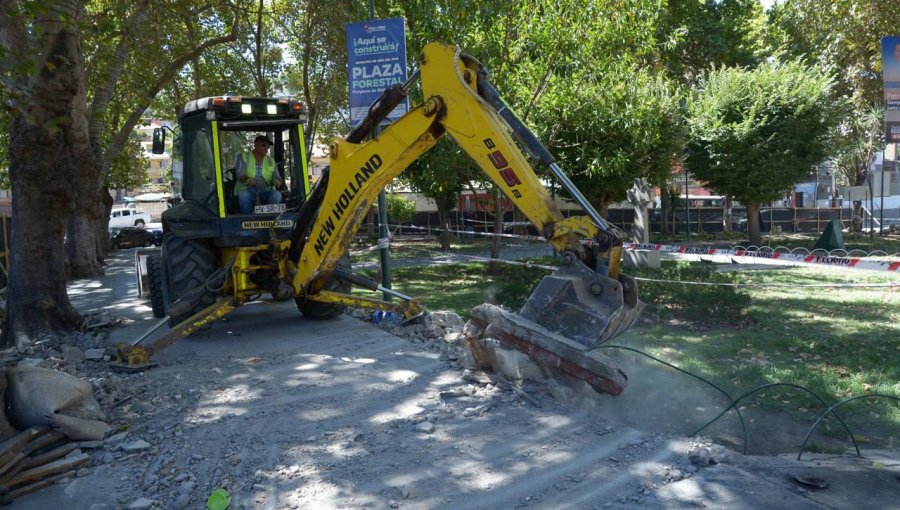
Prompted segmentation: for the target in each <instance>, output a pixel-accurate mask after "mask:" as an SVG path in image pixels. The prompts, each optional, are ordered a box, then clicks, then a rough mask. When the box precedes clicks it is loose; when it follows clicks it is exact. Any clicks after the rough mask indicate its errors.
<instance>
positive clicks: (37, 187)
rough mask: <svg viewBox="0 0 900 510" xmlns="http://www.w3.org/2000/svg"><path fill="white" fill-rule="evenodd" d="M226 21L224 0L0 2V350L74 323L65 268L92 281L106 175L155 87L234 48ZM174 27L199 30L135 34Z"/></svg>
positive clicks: (101, 244) (230, 9)
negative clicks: (5, 154) (2, 229)
mask: <svg viewBox="0 0 900 510" xmlns="http://www.w3.org/2000/svg"><path fill="white" fill-rule="evenodd" d="M229 14H230V16H229ZM236 15H237V14H236V13H235V12H234V5H233V4H231V3H230V2H227V1H226V0H220V1H219V2H213V3H210V4H206V5H204V6H202V7H201V8H199V9H195V8H193V7H191V6H183V5H178V6H175V5H174V4H172V5H169V4H165V5H161V4H158V3H152V2H149V1H148V0H143V1H141V2H127V1H124V0H122V1H116V0H108V1H102V0H97V1H94V2H89V3H88V4H86V5H85V4H84V3H82V2H76V1H71V0H55V1H28V0H0V34H2V35H0V41H2V46H0V48H2V51H0V66H2V67H0V68H2V71H3V74H2V78H3V80H2V83H3V89H4V93H3V94H4V95H5V96H7V97H8V98H9V101H7V102H5V103H4V104H5V107H6V108H7V111H8V113H9V114H10V115H11V119H12V120H11V122H10V128H9V154H10V179H11V186H12V197H13V227H12V232H11V238H10V252H11V254H10V281H9V298H8V301H7V312H8V313H7V315H6V323H5V327H4V330H3V335H4V337H3V338H4V342H6V343H7V344H8V343H11V342H13V341H15V342H16V343H17V344H18V345H19V346H24V345H27V344H28V343H30V342H32V341H34V340H35V339H36V338H37V337H40V336H43V335H48V334H57V333H64V332H66V331H69V330H71V329H73V328H74V327H75V326H76V325H77V322H78V320H79V317H78V314H77V313H76V312H75V310H74V309H73V308H72V306H71V304H70V303H69V301H68V298H67V296H66V276H67V275H66V267H67V264H66V262H67V260H68V263H69V264H68V267H69V269H70V271H71V274H73V275H76V276H85V275H91V274H96V273H98V272H99V271H101V262H102V259H101V257H102V253H103V250H104V249H105V243H106V237H107V236H106V222H107V219H108V211H109V206H110V204H111V199H110V196H109V193H108V192H107V191H106V188H105V183H106V181H107V177H108V175H109V171H110V168H111V167H112V166H113V164H114V161H116V158H117V156H118V155H119V154H120V153H121V151H122V150H123V148H127V147H133V145H130V142H129V139H130V137H131V135H132V132H133V129H134V126H135V125H136V124H137V123H138V122H139V121H140V120H141V116H142V115H143V112H144V110H146V108H147V106H148V105H149V104H150V102H151V101H152V100H153V99H154V97H155V96H156V94H157V92H158V91H159V90H160V89H161V87H162V86H163V85H164V84H166V83H168V82H169V81H171V80H172V79H173V77H174V76H175V75H176V73H178V71H179V70H180V69H181V68H182V67H184V65H185V63H186V62H188V61H190V59H191V58H192V57H193V56H194V55H195V54H197V53H202V52H203V51H204V50H205V49H207V48H209V47H212V46H215V45H217V44H221V43H223V42H227V41H229V40H231V39H233V38H234V36H235V29H234V23H233V20H234V19H236ZM88 19H89V20H90V21H88ZM184 19H190V20H197V19H199V20H201V21H203V20H205V21H206V25H205V28H204V29H203V30H202V31H201V32H200V33H199V34H198V37H197V38H194V39H190V38H187V37H173V36H170V35H169V34H166V33H165V32H163V31H153V30H149V31H148V30H147V27H148V26H169V27H170V28H173V27H172V24H175V23H177V22H178V21H179V20H184ZM210 21H213V22H210ZM229 21H232V22H231V23H230V22H229ZM138 41H142V42H143V43H144V45H143V46H139V45H138V44H137V42H138ZM34 232H41V235H34V234H33V233H34ZM64 234H65V236H64ZM35 253H39V254H41V256H39V257H36V256H34V254H35Z"/></svg>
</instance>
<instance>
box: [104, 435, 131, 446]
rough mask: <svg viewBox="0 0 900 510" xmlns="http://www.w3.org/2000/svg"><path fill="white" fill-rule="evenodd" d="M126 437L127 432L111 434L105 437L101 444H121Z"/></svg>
mask: <svg viewBox="0 0 900 510" xmlns="http://www.w3.org/2000/svg"><path fill="white" fill-rule="evenodd" d="M126 437H128V432H119V433H118V434H113V435H111V436H109V437H107V438H106V439H104V440H103V442H104V443H106V444H115V443H121V442H122V441H124V440H125V438H126Z"/></svg>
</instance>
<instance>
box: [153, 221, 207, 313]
mask: <svg viewBox="0 0 900 510" xmlns="http://www.w3.org/2000/svg"><path fill="white" fill-rule="evenodd" d="M162 259H163V262H164V263H163V264H162V274H163V293H162V294H163V300H164V302H165V307H166V313H168V312H169V310H170V309H171V308H172V303H174V302H176V301H178V299H179V298H180V297H181V296H183V295H184V294H185V293H186V292H188V291H191V290H194V289H197V288H198V287H199V288H202V290H198V292H200V293H201V296H200V298H199V299H198V300H197V301H196V304H195V305H194V306H193V307H192V308H191V309H190V310H189V311H186V312H183V313H181V314H178V315H171V314H170V317H169V326H170V327H172V326H176V325H178V324H179V323H181V322H182V321H184V320H185V319H187V318H188V317H190V316H191V315H194V314H195V313H197V312H199V311H200V310H203V309H204V308H206V307H208V306H209V305H211V304H213V303H214V302H215V301H216V294H215V293H214V292H211V291H210V290H209V289H207V288H206V281H207V280H208V279H209V277H210V276H212V274H213V272H215V270H216V256H215V253H214V252H213V250H212V247H211V246H210V245H209V243H208V242H206V241H204V240H199V239H182V238H180V237H176V236H175V235H174V234H172V233H171V232H170V233H168V234H166V235H165V237H164V238H163V243H162Z"/></svg>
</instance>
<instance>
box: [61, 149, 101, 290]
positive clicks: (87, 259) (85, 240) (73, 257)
mask: <svg viewBox="0 0 900 510" xmlns="http://www.w3.org/2000/svg"><path fill="white" fill-rule="evenodd" d="M98 167H99V165H92V168H98ZM91 173H92V174H93V176H87V177H86V178H88V179H91V178H99V175H98V174H99V172H98V171H94V170H93V169H92V170H91ZM74 201H75V208H76V211H77V213H76V214H74V215H72V216H71V217H70V218H69V220H68V223H67V225H66V234H67V237H66V265H67V267H66V269H67V271H66V272H67V274H68V276H69V278H89V277H91V276H96V275H99V274H103V257H104V255H105V254H106V250H107V248H108V247H107V241H108V240H109V234H108V233H107V227H108V226H109V211H110V208H111V207H112V197H111V196H109V191H107V188H106V187H105V186H104V187H100V188H91V189H86V190H84V191H83V192H82V193H78V194H76V196H75V199H74Z"/></svg>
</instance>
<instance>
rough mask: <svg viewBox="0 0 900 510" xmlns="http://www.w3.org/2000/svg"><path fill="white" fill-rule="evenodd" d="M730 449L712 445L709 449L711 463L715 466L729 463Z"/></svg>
mask: <svg viewBox="0 0 900 510" xmlns="http://www.w3.org/2000/svg"><path fill="white" fill-rule="evenodd" d="M728 457H729V454H728V449H727V448H725V447H724V446H722V445H718V444H716V445H712V446H710V447H709V461H710V462H712V463H714V464H724V463H725V462H728Z"/></svg>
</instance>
